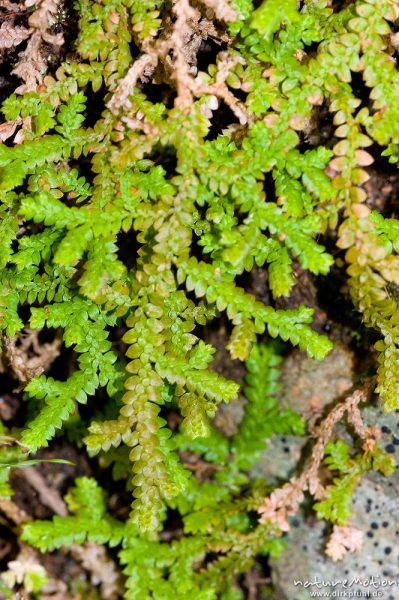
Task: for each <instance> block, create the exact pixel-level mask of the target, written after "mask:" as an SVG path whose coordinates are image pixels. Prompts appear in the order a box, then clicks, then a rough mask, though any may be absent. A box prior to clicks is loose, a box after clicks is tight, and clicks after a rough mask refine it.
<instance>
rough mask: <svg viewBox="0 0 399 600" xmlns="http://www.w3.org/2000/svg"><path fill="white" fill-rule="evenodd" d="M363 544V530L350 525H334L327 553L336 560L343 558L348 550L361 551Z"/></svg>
mask: <svg viewBox="0 0 399 600" xmlns="http://www.w3.org/2000/svg"><path fill="white" fill-rule="evenodd" d="M362 545H363V531H360V529H357V528H356V527H352V526H350V525H344V526H342V527H339V525H334V529H333V532H332V534H331V536H330V539H329V540H328V543H327V546H326V554H327V556H329V557H330V558H331V559H332V560H333V561H334V562H335V561H337V560H341V559H342V558H343V557H344V556H345V555H346V554H348V552H360V550H361V549H362Z"/></svg>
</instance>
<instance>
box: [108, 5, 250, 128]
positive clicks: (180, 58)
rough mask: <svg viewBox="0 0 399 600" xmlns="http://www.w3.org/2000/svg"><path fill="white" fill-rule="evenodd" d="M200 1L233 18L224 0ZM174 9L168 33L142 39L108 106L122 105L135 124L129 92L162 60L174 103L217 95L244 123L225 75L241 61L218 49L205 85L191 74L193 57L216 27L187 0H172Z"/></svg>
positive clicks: (243, 112) (240, 105)
mask: <svg viewBox="0 0 399 600" xmlns="http://www.w3.org/2000/svg"><path fill="white" fill-rule="evenodd" d="M202 4H203V5H205V6H206V7H208V8H209V9H212V11H213V12H214V13H215V14H216V16H217V18H218V19H220V20H225V21H228V20H231V19H233V18H234V11H233V10H232V9H231V7H230V6H229V4H228V3H227V2H216V1H215V0H205V1H204V2H202ZM173 13H174V15H175V17H176V20H175V21H174V23H173V24H171V25H170V33H169V35H166V36H165V37H163V38H159V39H157V40H155V41H154V42H153V43H150V42H149V41H146V42H144V43H143V51H144V54H142V55H141V56H140V57H139V58H138V59H137V60H135V62H134V63H133V65H132V66H131V67H130V69H129V70H128V72H127V74H126V75H125V76H124V77H123V78H122V79H121V80H120V81H119V83H118V86H117V88H116V90H115V92H114V94H113V96H112V98H111V100H110V101H109V103H108V108H109V109H110V110H111V111H112V112H113V113H117V112H118V110H119V109H122V110H123V111H124V112H125V114H126V117H127V119H130V121H128V120H126V119H125V120H126V122H127V123H128V125H129V124H130V125H131V126H132V127H135V128H136V127H138V125H137V119H132V115H131V109H132V106H131V103H130V102H129V96H130V94H131V93H132V91H133V89H134V87H135V86H136V85H137V83H138V81H139V80H140V79H143V78H145V77H147V76H150V75H151V74H152V73H153V72H154V70H155V68H156V67H157V65H158V63H159V62H161V63H162V64H163V65H164V67H165V68H166V71H167V72H168V74H169V77H170V79H171V80H172V81H174V83H175V86H176V90H177V97H176V99H175V106H185V105H189V104H190V103H191V102H192V100H193V97H194V96H201V95H209V96H211V98H212V97H213V98H215V99H216V98H219V99H220V100H222V101H224V102H225V103H226V104H227V106H229V108H230V109H231V110H232V112H233V113H234V114H235V115H236V117H237V118H238V120H239V121H240V123H241V124H242V125H243V124H246V123H247V122H248V120H249V115H248V113H247V111H246V109H245V107H244V105H243V103H242V102H240V101H239V100H238V99H237V98H236V97H235V96H234V94H233V93H232V92H231V91H230V90H229V89H228V87H227V85H226V79H227V77H228V76H229V73H230V71H231V69H232V68H234V66H235V65H236V64H237V63H238V62H242V59H241V58H239V57H233V56H230V55H229V54H228V53H227V52H223V53H220V54H221V56H220V57H219V59H218V72H217V75H216V82H215V83H214V84H211V85H206V84H205V83H204V82H203V81H201V78H200V77H194V75H195V74H196V73H197V69H196V67H195V60H196V59H195V57H196V54H197V52H198V49H199V45H200V43H201V40H202V39H206V38H207V37H209V36H212V37H214V38H215V39H217V38H218V36H217V32H216V29H215V27H214V25H213V24H212V23H211V22H210V21H209V20H207V19H202V17H201V13H200V11H199V10H197V9H196V8H194V7H192V6H191V4H190V2H189V0H174V1H173ZM219 39H220V38H219ZM217 106H218V102H217V101H216V103H215V102H214V101H213V104H211V105H210V109H213V110H214V109H216V108H217Z"/></svg>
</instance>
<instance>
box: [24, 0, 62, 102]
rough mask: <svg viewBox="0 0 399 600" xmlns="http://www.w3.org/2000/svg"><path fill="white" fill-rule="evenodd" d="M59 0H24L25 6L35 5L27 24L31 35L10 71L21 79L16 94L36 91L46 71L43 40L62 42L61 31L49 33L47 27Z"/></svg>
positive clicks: (52, 18)
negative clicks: (21, 83)
mask: <svg viewBox="0 0 399 600" xmlns="http://www.w3.org/2000/svg"><path fill="white" fill-rule="evenodd" d="M58 5H59V1H57V0H26V1H25V6H26V7H27V8H28V7H30V6H37V8H36V10H35V11H34V12H33V13H32V14H31V15H30V17H29V19H28V25H29V27H30V31H31V35H30V38H29V42H28V45H27V47H26V49H25V50H24V51H23V52H21V53H20V57H21V60H20V62H19V63H18V65H17V66H16V67H15V68H14V69H13V71H12V73H13V74H14V75H17V76H18V77H20V78H21V79H22V80H23V82H24V83H23V85H20V86H19V87H17V89H16V90H15V93H17V94H25V93H26V92H32V91H36V90H37V88H38V86H39V85H40V84H41V83H42V81H43V77H44V74H45V72H46V68H47V65H46V61H45V59H44V57H43V42H46V43H47V44H50V45H51V46H61V45H62V44H63V43H64V37H63V35H62V33H57V34H53V33H50V31H49V27H50V26H51V25H52V24H53V23H55V17H54V15H55V13H56V12H57V9H58Z"/></svg>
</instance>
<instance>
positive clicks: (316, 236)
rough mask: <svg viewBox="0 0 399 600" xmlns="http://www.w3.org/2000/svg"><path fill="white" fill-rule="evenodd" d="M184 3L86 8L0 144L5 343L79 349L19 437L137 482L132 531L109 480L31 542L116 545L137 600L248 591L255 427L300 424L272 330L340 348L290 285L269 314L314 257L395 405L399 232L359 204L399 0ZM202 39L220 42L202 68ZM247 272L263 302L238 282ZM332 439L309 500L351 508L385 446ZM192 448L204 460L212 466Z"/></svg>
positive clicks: (388, 405) (29, 392)
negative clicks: (240, 579) (221, 427)
mask: <svg viewBox="0 0 399 600" xmlns="http://www.w3.org/2000/svg"><path fill="white" fill-rule="evenodd" d="M189 4H190V3H189V2H188V0H187V2H183V1H182V0H174V2H169V3H166V2H164V1H163V0H102V1H101V2H95V1H93V0H78V1H77V2H76V3H75V9H76V13H77V18H78V23H77V29H78V32H77V39H76V40H75V43H74V51H73V53H70V52H69V49H68V52H66V53H65V60H64V62H62V64H61V65H60V66H59V67H58V69H57V70H56V71H55V72H54V73H52V75H48V76H47V77H44V74H43V73H40V74H39V77H41V81H40V85H38V86H37V87H35V86H33V87H35V89H32V90H31V91H29V92H26V93H23V94H20V93H14V94H11V95H10V96H9V97H8V98H6V99H5V100H4V102H3V103H2V106H1V114H2V117H4V120H5V122H6V123H8V124H10V123H11V124H12V123H14V124H15V127H16V128H17V136H18V137H17V138H14V139H13V137H12V136H13V135H14V134H11V137H10V139H8V140H7V142H6V143H2V144H0V267H1V273H0V328H1V331H2V335H3V338H11V337H14V336H16V337H17V339H18V336H20V335H21V334H23V330H24V329H25V328H27V327H29V328H30V329H33V330H35V331H38V332H42V333H43V334H44V337H46V336H48V335H49V332H50V333H51V332H52V333H53V334H54V335H58V336H60V337H62V341H63V344H64V347H63V349H62V351H61V360H62V357H63V355H64V353H65V348H69V349H70V350H69V352H71V354H72V353H73V359H71V360H68V361H67V362H68V366H69V367H70V370H69V372H68V373H67V374H66V375H65V376H64V377H61V375H60V376H59V378H58V373H57V369H55V373H54V372H53V373H47V374H46V373H41V374H39V375H35V376H32V378H31V379H30V381H28V382H26V381H24V382H21V383H23V385H24V397H25V400H26V402H27V404H28V411H27V413H28V415H29V418H28V420H27V422H26V424H25V426H24V427H23V428H22V429H21V431H20V432H19V431H18V432H16V433H15V435H18V436H19V437H20V439H21V442H22V443H23V444H24V445H25V446H26V447H27V448H28V449H29V451H31V452H35V451H37V450H38V449H39V448H42V447H43V446H46V445H47V444H48V443H49V441H50V440H51V439H52V438H53V437H54V436H55V435H62V427H63V426H64V425H65V427H66V430H67V432H68V435H70V437H71V438H72V439H75V440H76V441H78V443H80V444H83V443H84V444H85V446H86V447H87V451H88V453H89V454H90V456H95V455H99V457H100V458H99V460H100V463H102V464H106V465H110V464H112V468H113V472H114V473H115V474H117V476H118V477H121V478H124V479H126V481H127V486H128V489H129V491H130V490H131V491H132V495H133V501H132V505H131V506H132V510H131V515H130V517H129V519H128V521H127V523H119V522H116V520H115V519H112V518H111V517H110V516H109V515H108V513H107V510H106V505H105V504H104V500H103V496H102V492H101V490H100V489H99V487H98V486H97V484H96V483H95V482H94V481H93V480H90V479H81V480H78V481H77V487H76V489H75V491H74V492H72V495H71V496H70V497H69V506H70V510H71V513H72V514H71V515H70V516H69V517H67V518H66V519H59V518H58V517H55V518H54V520H53V521H52V522H51V524H49V523H43V522H37V523H30V524H28V525H26V527H25V529H24V539H26V540H27V541H29V542H30V543H32V544H33V545H36V546H37V547H39V548H41V549H52V548H58V547H60V546H61V545H66V546H68V545H69V544H71V543H72V542H76V543H82V542H83V541H84V540H86V539H88V540H91V541H97V542H99V543H110V544H111V545H112V544H121V545H122V547H123V549H122V550H121V554H120V558H121V562H122V563H123V564H124V565H125V570H126V574H127V575H128V585H127V592H126V598H137V599H140V600H141V599H143V598H151V597H153V598H159V599H161V598H162V600H163V599H167V598H169V597H170V598H172V597H173V598H175V597H180V598H186V597H187V598H192V597H193V596H194V597H196V598H199V599H200V598H204V599H207V600H208V599H211V598H217V597H221V598H224V599H225V600H227V599H231V598H238V597H239V594H238V592H237V591H236V588H235V577H236V575H237V574H238V573H242V572H244V571H245V570H246V569H248V568H249V566H250V565H251V564H252V563H253V560H254V557H255V556H256V555H257V554H259V553H262V552H274V551H275V549H276V547H277V546H278V544H279V541H278V540H277V541H276V540H275V539H274V538H273V539H271V538H269V537H268V532H267V530H266V528H265V527H263V526H253V524H252V523H251V519H250V516H249V513H250V512H251V511H255V510H256V509H257V508H258V507H259V506H260V504H261V502H262V499H263V497H264V495H265V494H266V492H267V491H268V490H267V489H266V486H265V484H264V483H263V482H258V481H253V477H252V476H251V472H250V471H251V466H252V464H253V462H254V461H256V460H257V458H258V457H259V454H260V452H261V451H262V449H263V448H264V446H265V444H266V443H267V442H266V440H267V439H268V438H270V437H271V436H272V434H274V433H278V434H279V433H284V434H290V433H293V434H301V433H303V430H304V425H303V424H302V422H301V421H300V419H299V417H298V416H296V415H295V414H294V413H293V412H292V411H287V410H281V408H280V407H279V405H278V384H277V378H278V366H279V364H280V361H281V358H280V356H279V353H278V352H277V348H278V347H279V346H278V344H280V343H281V341H283V342H287V345H286V348H287V349H288V348H290V347H291V346H296V347H298V348H299V349H300V350H302V351H304V352H306V353H307V355H308V356H309V357H312V358H315V359H317V360H322V359H323V358H324V357H325V356H326V355H327V353H328V352H329V351H330V349H331V347H332V343H331V342H330V340H329V339H328V338H327V337H326V336H325V335H321V334H320V333H318V332H317V331H316V329H315V328H313V327H312V318H313V309H312V308H311V307H308V306H304V305H303V304H300V303H299V302H296V300H295V296H294V295H293V302H292V303H291V304H290V306H293V308H289V309H286V310H284V309H277V308H276V303H275V301H277V300H278V299H280V302H281V297H285V298H286V299H287V304H288V299H289V298H290V296H291V294H292V292H293V291H297V290H294V286H295V284H296V282H297V277H298V273H299V274H300V273H301V270H305V271H307V272H309V273H310V274H311V275H312V276H315V277H318V276H326V275H328V273H329V271H330V269H331V267H332V265H333V263H334V259H335V257H338V258H339V261H337V265H338V266H340V265H341V266H342V264H343V260H345V261H346V265H347V271H348V281H349V287H350V291H351V297H352V299H353V303H354V305H355V307H356V309H357V310H359V311H360V312H361V314H362V318H363V321H364V322H365V323H366V324H367V325H369V326H371V327H373V328H374V329H375V330H376V331H377V332H378V334H379V337H380V339H379V341H378V342H377V344H376V346H375V348H376V350H377V351H378V354H379V359H378V360H379V367H378V387H377V391H378V392H379V393H380V396H381V399H382V402H383V407H384V409H386V410H388V409H396V408H398V407H399V404H398V397H399V378H398V372H399V371H398V369H397V364H398V359H399V329H398V314H399V310H398V309H399V307H398V299H397V286H398V285H399V265H398V254H397V253H398V249H399V241H398V240H399V236H398V231H397V229H398V227H397V222H396V220H395V219H393V218H385V217H384V216H382V215H381V214H380V213H376V212H371V211H370V209H369V208H368V207H367V206H366V205H365V204H364V201H365V200H366V198H367V194H366V191H365V188H364V184H365V182H366V181H367V179H368V177H369V174H368V172H367V171H366V169H365V167H368V166H369V165H371V164H372V162H373V160H374V159H373V156H372V155H371V154H370V153H369V152H368V151H366V150H365V148H368V147H372V151H373V152H377V153H378V148H383V154H384V155H385V156H387V157H388V158H389V160H390V161H391V162H392V163H393V164H394V163H395V162H397V160H398V157H399V129H398V123H399V108H398V106H399V104H398V101H397V99H398V97H399V73H398V71H397V70H396V68H395V60H396V58H395V43H396V44H397V40H396V37H393V38H392V39H391V37H390V34H391V33H393V31H394V29H393V27H397V21H398V16H399V15H398V7H397V3H396V1H395V0H356V1H353V2H346V3H345V7H344V8H342V9H340V10H338V9H337V10H335V12H334V11H333V9H332V8H331V6H330V4H331V3H330V2H328V1H327V0H304V1H303V2H301V3H298V2H296V0H285V1H283V0H265V1H264V2H262V3H261V4H260V6H258V7H257V8H256V9H255V8H254V3H253V2H252V1H251V0H232V2H231V3H229V2H227V0H225V1H224V2H213V1H212V2H206V1H205V0H204V1H203V2H201V1H199V2H195V3H193V5H195V7H196V8H195V10H194V11H191V12H190V11H189ZM209 5H211V6H213V8H214V11H215V20H214V23H215V25H213V24H212V22H210V20H212V19H213V12H212V10H213V9H212V8H209ZM196 11H197V12H196ZM228 33H229V35H228ZM208 37H212V38H214V39H215V40H216V42H217V44H219V43H220V44H223V45H222V46H221V48H220V52H218V53H217V56H216V58H214V59H213V58H211V59H210V60H211V61H212V62H213V63H214V64H210V65H209V66H207V67H205V66H203V67H202V66H201V65H202V62H201V61H200V63H198V64H197V59H196V56H195V55H196V52H197V50H198V49H199V48H201V45H203V44H202V42H203V41H205V40H206V39H207V38H208ZM395 40H396V42H395ZM188 42H189V43H188ZM217 44H215V45H216V46H217ZM136 54H137V56H136ZM199 68H200V70H199V71H198V69H199ZM201 69H203V70H201ZM359 79H361V80H362V81H363V83H364V87H365V90H366V91H365V92H364V95H365V96H366V95H367V93H368V94H369V98H358V97H357V95H356V94H357V91H356V88H357V85H358V83H357V82H358V80H359ZM158 92H159V93H158ZM154 97H155V98H156V100H155V101H154ZM362 100H363V104H362ZM217 104H219V109H217V108H216V105H217ZM227 107H228V109H229V110H228V109H227ZM219 111H220V112H219ZM321 112H324V113H326V114H330V115H331V119H332V125H333V127H332V129H331V132H330V133H331V135H329V136H328V137H329V139H327V140H325V141H323V139H322V138H320V139H318V138H317V135H315V133H317V128H318V125H319V123H318V118H319V116H320V115H319V113H321ZM226 115H227V119H230V121H229V122H228V123H224V118H225V117H226ZM221 124H222V125H221ZM220 125H221V127H220ZM333 136H334V141H333V142H331V139H330V138H332V137H333ZM335 138H337V139H335ZM337 140H338V141H337ZM14 141H15V143H13V142H14ZM376 148H377V149H376ZM334 240H337V247H335V246H334ZM324 244H325V245H324ZM325 246H328V248H326V247H325ZM342 249H343V250H345V254H344V253H342V256H339V255H338V253H339V252H340V250H342ZM298 267H299V268H300V269H299V268H298ZM255 268H262V269H263V270H264V271H265V272H267V276H268V285H266V284H265V286H264V287H265V289H264V290H263V292H264V293H263V294H261V295H262V297H263V298H268V299H269V300H268V302H264V301H261V300H259V299H258V298H256V297H255V295H254V294H252V293H250V291H249V285H248V279H249V276H250V274H251V273H253V272H255ZM299 276H300V275H299ZM299 283H300V282H299ZM280 306H281V304H280ZM219 318H224V319H226V321H228V323H229V326H230V325H231V328H230V327H229V326H227V327H226V330H228V331H231V333H230V339H229V341H228V342H227V344H226V346H227V349H228V351H229V353H230V356H231V358H232V359H238V360H240V361H243V362H246V366H247V370H248V374H247V377H246V381H245V389H244V393H245V396H246V400H247V402H246V405H245V409H244V417H243V420H242V422H241V425H240V428H239V430H238V432H237V433H236V434H235V435H233V436H232V437H231V438H229V437H228V436H224V435H222V433H221V432H220V431H216V429H215V427H214V425H213V424H212V419H213V418H214V417H215V415H216V412H217V410H218V407H219V406H220V405H221V404H222V403H228V402H231V401H235V400H236V399H237V398H238V396H239V387H240V386H239V384H238V383H237V382H236V381H232V380H229V379H227V378H225V377H224V376H223V375H222V374H220V373H218V372H217V371H216V370H215V369H214V368H213V365H212V362H213V359H214V354H215V348H214V347H212V345H211V344H210V343H208V342H207V341H205V336H204V335H203V334H204V331H207V326H208V327H209V325H210V323H211V322H212V321H214V320H215V319H219ZM203 338H204V339H203ZM261 338H262V339H261ZM270 338H276V342H272V341H271V340H270ZM206 339H207V338H206ZM274 344H276V345H274ZM88 398H90V405H89V406H90V411H87V412H89V413H90V416H89V417H88V421H90V422H87V421H86V419H83V418H80V414H79V410H80V409H82V407H81V405H82V404H85V403H86V402H87V400H88ZM91 407H95V408H94V409H93V410H92V409H91ZM87 412H85V413H84V414H87ZM82 413H83V411H82ZM176 415H177V421H178V422H179V425H178V426H177V425H173V418H174V420H175V421H176ZM180 419H181V421H180ZM76 423H78V425H77V426H75V424H76ZM82 431H83V432H84V433H82ZM13 435H14V432H13ZM74 436H75V437H74ZM328 448H329V449H328V452H329V459H328V460H329V461H330V466H331V468H333V469H334V470H338V471H339V477H337V478H336V479H335V480H334V482H333V484H332V485H331V487H330V488H329V490H328V494H327V499H326V500H325V501H324V502H323V503H321V504H320V505H318V507H317V510H318V513H319V515H320V516H323V517H325V518H328V519H331V520H333V521H336V522H343V520H344V519H345V518H346V516H347V514H348V511H349V498H350V494H351V492H352V490H353V487H354V485H355V484H356V482H357V481H358V478H359V476H360V474H361V473H362V472H363V471H364V470H367V469H376V470H378V471H382V472H389V471H390V461H389V460H388V458H387V457H386V456H385V455H384V456H382V455H379V454H378V453H377V451H375V452H373V453H370V454H369V455H367V456H364V457H360V458H359V457H357V456H355V457H351V456H350V455H349V454H345V451H344V449H343V447H341V446H337V445H335V446H334V445H332V446H329V447H328ZM7 451H8V450H7ZM184 453H189V454H190V456H191V455H194V456H195V460H197V461H202V462H205V463H206V465H205V466H206V468H207V469H208V471H209V473H210V474H209V475H207V477H206V481H200V478H198V477H194V476H193V475H192V474H191V473H190V471H189V468H187V467H188V466H189V463H186V462H185V461H184V455H185V454H184ZM8 462H9V461H8V459H7V458H5V459H4V462H3V464H6V463H8ZM208 471H207V472H208ZM4 473H6V470H5V469H3V470H2V471H0V486H1V487H0V491H2V493H3V494H4V495H9V494H10V490H9V488H8V487H7V483H6V475H4ZM168 508H169V509H170V508H172V509H175V510H178V511H179V513H180V515H181V516H182V519H183V527H184V532H183V534H176V539H174V540H173V541H172V542H171V543H167V542H160V541H159V539H158V538H157V536H158V534H159V533H160V532H161V531H162V528H163V527H164V523H165V521H166V519H167V517H168V513H167V511H168ZM212 553H213V554H212ZM209 555H211V556H213V555H215V556H216V558H214V559H212V560H209V561H208V558H209ZM201 561H204V568H203V569H202V570H201V569H198V568H197V565H198V564H200V563H201Z"/></svg>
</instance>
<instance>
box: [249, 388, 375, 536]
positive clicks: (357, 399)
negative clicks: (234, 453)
mask: <svg viewBox="0 0 399 600" xmlns="http://www.w3.org/2000/svg"><path fill="white" fill-rule="evenodd" d="M368 388H369V386H367V389H362V390H355V391H354V392H353V393H352V394H351V395H350V396H348V397H347V398H346V399H345V400H344V401H343V402H341V403H340V404H337V405H336V406H335V407H334V408H333V409H332V410H331V412H330V413H329V414H328V415H327V417H326V418H325V419H324V420H323V421H322V422H321V424H320V425H319V426H318V427H317V428H316V429H315V430H314V432H313V435H314V436H315V437H317V442H316V444H315V445H314V446H313V449H312V452H311V455H310V458H309V460H308V462H307V464H306V466H305V468H304V470H303V471H302V473H301V474H300V476H299V477H298V478H294V479H292V480H291V481H289V482H287V483H286V484H285V485H283V486H282V487H281V488H278V489H276V490H274V491H273V492H272V493H271V495H270V496H268V497H267V498H265V500H264V502H263V504H262V505H261V507H260V508H259V513H260V514H261V518H260V522H261V523H268V524H271V525H272V526H274V527H276V528H277V529H279V530H281V531H289V529H290V526H289V523H288V517H290V516H293V515H295V514H296V513H297V512H298V509H299V505H300V503H301V502H302V500H303V497H304V492H305V491H307V490H308V491H309V492H310V494H311V495H312V496H313V497H314V498H315V499H316V500H322V499H323V498H324V495H325V490H324V487H323V485H322V484H321V482H320V479H319V475H318V473H319V468H320V466H321V463H322V461H323V458H324V450H325V447H326V445H327V443H328V442H329V440H330V439H331V437H332V434H333V429H334V427H335V425H336V424H337V423H339V422H340V421H341V420H342V418H343V416H344V415H345V413H347V418H348V421H349V423H351V425H352V426H353V427H354V429H355V431H356V433H357V435H359V437H360V438H361V439H363V440H365V445H367V441H368V439H369V438H370V439H372V437H373V436H374V435H375V428H368V427H366V426H365V425H364V423H363V421H362V418H361V415H360V411H359V408H358V407H359V404H360V403H361V402H363V401H365V400H366V398H367V392H368ZM372 441H374V440H372Z"/></svg>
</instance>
